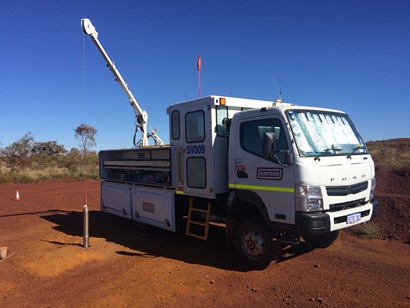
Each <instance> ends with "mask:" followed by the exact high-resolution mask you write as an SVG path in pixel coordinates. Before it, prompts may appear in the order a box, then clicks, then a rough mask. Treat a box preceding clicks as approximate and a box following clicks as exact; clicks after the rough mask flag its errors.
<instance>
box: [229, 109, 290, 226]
mask: <svg viewBox="0 0 410 308" xmlns="http://www.w3.org/2000/svg"><path fill="white" fill-rule="evenodd" d="M237 124H238V126H237V128H238V132H237V134H236V138H237V139H236V141H235V143H234V144H235V151H234V153H235V154H234V155H235V170H234V172H231V176H232V175H233V178H231V179H230V183H231V185H230V186H231V187H235V188H236V189H238V190H241V191H244V192H253V193H254V195H255V194H256V195H257V197H259V198H260V200H262V202H263V204H264V205H265V207H266V209H267V212H268V215H269V218H270V220H271V221H276V222H282V223H290V224H293V223H294V222H295V208H294V167H293V165H292V164H291V162H290V161H289V160H290V159H289V157H290V155H289V149H291V146H290V143H289V140H290V139H289V132H288V131H287V130H286V129H285V127H286V126H285V124H284V120H283V119H282V118H281V117H280V116H269V115H267V116H265V117H263V118H262V117H251V118H244V119H241V120H239V121H238V123H237ZM231 144H232V143H231ZM232 183H234V184H233V186H232Z"/></svg>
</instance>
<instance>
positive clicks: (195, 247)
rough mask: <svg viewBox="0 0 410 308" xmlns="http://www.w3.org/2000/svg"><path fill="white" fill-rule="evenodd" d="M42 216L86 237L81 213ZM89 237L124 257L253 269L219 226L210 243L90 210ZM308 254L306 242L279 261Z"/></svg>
mask: <svg viewBox="0 0 410 308" xmlns="http://www.w3.org/2000/svg"><path fill="white" fill-rule="evenodd" d="M40 217H41V218H42V219H45V220H47V221H49V222H51V223H53V224H55V226H53V229H55V230H57V231H60V232H63V233H65V234H67V235H70V236H78V237H81V238H82V237H83V233H82V232H83V213H82V212H64V213H60V212H58V213H55V214H52V215H44V216H40ZM89 237H90V239H89V243H90V244H89V245H90V246H92V245H93V244H92V241H93V238H103V239H105V240H106V241H108V242H112V243H115V244H118V245H121V246H124V250H123V251H115V252H114V251H113V253H117V254H120V255H122V256H129V257H136V256H138V257H144V258H147V257H151V258H155V257H165V258H170V259H175V260H179V261H182V262H185V263H190V264H202V265H205V266H211V267H215V268H220V269H226V270H234V271H239V272H247V271H251V270H254V269H252V268H250V267H248V266H246V265H244V264H243V263H242V262H240V260H239V259H238V258H237V256H236V254H235V251H234V249H233V248H231V247H228V246H227V245H226V242H225V228H224V227H220V226H217V225H211V226H210V229H209V236H208V241H203V240H201V239H196V238H192V237H189V236H186V235H185V226H184V225H182V224H181V226H180V228H177V232H175V233H174V232H169V231H166V230H162V229H160V228H156V227H153V226H149V225H145V224H142V223H138V222H135V221H130V220H128V219H124V218H121V217H117V216H113V215H110V214H107V213H104V212H101V211H90V212H89ZM53 244H58V242H53ZM72 245H79V244H74V243H73V244H72ZM129 250H132V252H130V251H129ZM309 251H310V250H309V249H307V248H306V247H304V246H303V243H302V245H298V246H288V247H286V248H285V249H284V250H283V253H282V256H281V258H280V259H279V260H278V262H284V261H287V260H290V259H292V258H294V257H296V256H299V255H301V254H304V253H307V252H309Z"/></svg>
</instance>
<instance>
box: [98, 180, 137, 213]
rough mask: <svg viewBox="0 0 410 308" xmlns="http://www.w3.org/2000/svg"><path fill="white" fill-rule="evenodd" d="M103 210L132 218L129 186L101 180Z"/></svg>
mask: <svg viewBox="0 0 410 308" xmlns="http://www.w3.org/2000/svg"><path fill="white" fill-rule="evenodd" d="M101 210H102V211H103V212H107V213H111V214H114V215H117V216H121V217H126V218H129V219H131V216H132V210H131V193H130V188H129V186H127V185H125V184H118V183H110V182H101Z"/></svg>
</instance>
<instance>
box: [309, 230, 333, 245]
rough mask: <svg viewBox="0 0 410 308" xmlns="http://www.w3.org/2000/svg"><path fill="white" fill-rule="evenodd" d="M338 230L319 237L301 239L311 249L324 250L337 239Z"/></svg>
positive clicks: (311, 236)
mask: <svg viewBox="0 0 410 308" xmlns="http://www.w3.org/2000/svg"><path fill="white" fill-rule="evenodd" d="M339 234H340V230H337V231H333V232H330V233H326V234H321V235H316V236H313V235H305V236H303V239H304V240H305V242H306V243H307V244H308V245H309V246H311V247H313V248H326V247H329V246H330V245H332V244H333V242H334V241H336V239H337V238H338V237H339Z"/></svg>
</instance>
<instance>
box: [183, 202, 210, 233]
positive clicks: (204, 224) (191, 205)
mask: <svg viewBox="0 0 410 308" xmlns="http://www.w3.org/2000/svg"><path fill="white" fill-rule="evenodd" d="M195 212H198V213H204V214H206V219H205V222H203V221H196V220H192V214H193V213H195ZM210 217H211V200H208V205H207V209H206V210H205V209H199V208H194V197H191V198H190V199H189V211H188V220H187V224H186V235H189V236H192V237H196V238H199V239H202V240H204V241H206V240H208V231H209V221H210ZM192 225H197V226H201V227H203V235H202V234H197V233H193V232H192V231H191V226H192Z"/></svg>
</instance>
